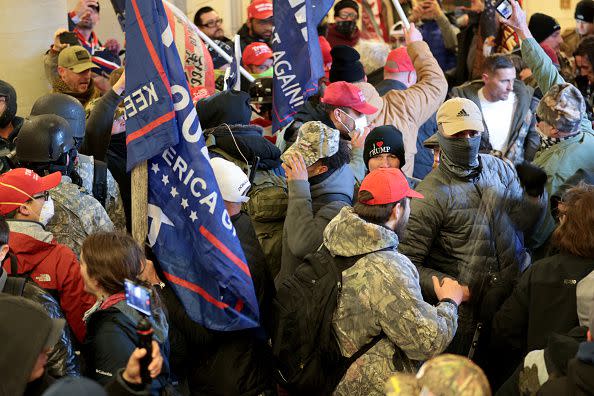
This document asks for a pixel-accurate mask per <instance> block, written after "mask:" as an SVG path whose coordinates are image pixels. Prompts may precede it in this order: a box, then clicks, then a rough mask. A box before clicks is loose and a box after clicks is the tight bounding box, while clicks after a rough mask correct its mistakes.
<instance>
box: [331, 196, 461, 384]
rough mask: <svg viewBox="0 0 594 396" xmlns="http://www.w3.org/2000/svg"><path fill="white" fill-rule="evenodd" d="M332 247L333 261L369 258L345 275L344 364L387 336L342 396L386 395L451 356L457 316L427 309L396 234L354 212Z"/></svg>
mask: <svg viewBox="0 0 594 396" xmlns="http://www.w3.org/2000/svg"><path fill="white" fill-rule="evenodd" d="M324 245H326V247H327V248H328V250H329V251H330V253H332V254H333V255H341V256H347V257H352V256H356V255H361V254H364V255H365V256H364V257H363V258H361V259H359V260H358V261H357V263H355V265H353V266H352V267H350V268H349V269H347V270H345V271H344V272H343V273H342V291H341V294H340V297H339V300H338V307H337V309H336V312H335V314H334V319H333V325H334V330H335V332H336V335H337V338H338V342H339V344H340V349H341V352H342V354H343V356H345V357H350V356H352V355H353V354H354V353H355V352H356V351H358V350H359V349H361V348H362V347H363V346H365V345H366V344H368V343H369V342H370V341H371V340H372V338H374V337H375V336H377V335H379V334H380V333H383V334H384V335H385V338H383V339H381V340H380V341H379V342H378V343H377V344H375V345H374V346H373V347H372V348H371V349H370V350H369V351H368V352H367V353H365V354H364V355H363V356H361V357H360V358H359V359H358V360H357V361H355V363H353V365H351V367H350V368H349V369H348V371H347V373H346V374H345V376H344V377H343V378H342V380H341V382H340V384H339V385H338V387H337V389H336V391H335V394H336V395H383V394H384V393H383V391H384V384H385V382H386V380H387V379H388V378H389V377H390V375H392V374H393V373H394V372H396V371H407V372H415V371H416V369H417V366H418V362H417V361H421V360H425V359H429V358H431V357H433V356H435V355H437V354H439V353H441V352H443V351H444V350H445V348H446V347H447V346H448V344H449V343H450V341H451V340H452V338H453V337H454V334H455V332H456V328H457V319H458V315H457V309H456V307H455V306H454V305H453V304H451V303H440V304H439V305H437V306H433V305H431V304H428V303H426V302H424V301H423V296H422V295H421V287H420V285H419V274H418V272H417V269H416V267H415V266H414V265H413V264H412V263H411V261H410V260H409V259H408V258H406V256H404V255H402V254H400V253H399V252H398V250H397V247H398V236H397V235H396V233H394V232H393V231H391V230H389V229H387V228H385V227H382V226H378V225H375V224H372V223H367V222H365V221H364V220H362V219H361V218H360V217H359V216H357V215H356V214H355V213H354V212H353V209H352V208H351V207H345V208H343V209H342V210H341V211H340V213H339V214H338V215H337V216H336V217H335V218H334V219H333V220H332V221H330V223H329V224H328V226H327V227H326V229H325V230H324ZM386 248H392V250H389V249H388V250H383V249H386Z"/></svg>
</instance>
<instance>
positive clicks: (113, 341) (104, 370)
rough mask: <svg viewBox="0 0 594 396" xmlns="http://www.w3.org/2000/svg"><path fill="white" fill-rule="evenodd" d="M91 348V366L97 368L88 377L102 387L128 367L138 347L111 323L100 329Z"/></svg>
mask: <svg viewBox="0 0 594 396" xmlns="http://www.w3.org/2000/svg"><path fill="white" fill-rule="evenodd" d="M91 348H92V349H93V351H94V361H93V362H92V363H91V364H90V366H91V367H94V368H95V372H94V373H88V375H91V378H92V379H94V380H95V381H97V382H99V383H100V384H101V385H106V384H108V383H109V382H110V381H111V380H112V379H113V378H115V377H116V376H117V374H118V371H119V370H120V369H121V368H123V367H126V364H127V363H128V359H129V358H130V355H131V354H132V352H133V351H134V349H135V348H136V345H134V342H133V341H132V340H131V339H130V338H129V337H128V336H127V335H126V333H124V331H122V330H121V329H119V328H118V327H117V325H116V324H115V323H113V322H110V323H107V324H105V325H103V326H101V327H100V328H99V329H98V331H97V333H96V335H95V337H94V339H93V345H92V346H91Z"/></svg>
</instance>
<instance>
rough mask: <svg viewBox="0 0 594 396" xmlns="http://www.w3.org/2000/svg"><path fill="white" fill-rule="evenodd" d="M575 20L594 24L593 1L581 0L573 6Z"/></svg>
mask: <svg viewBox="0 0 594 396" xmlns="http://www.w3.org/2000/svg"><path fill="white" fill-rule="evenodd" d="M573 15H574V17H575V19H577V20H578V21H582V22H586V23H594V1H592V0H582V1H580V2H579V3H577V4H576V6H575V13H574V14H573Z"/></svg>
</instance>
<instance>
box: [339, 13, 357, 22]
mask: <svg viewBox="0 0 594 396" xmlns="http://www.w3.org/2000/svg"><path fill="white" fill-rule="evenodd" d="M338 17H339V18H340V19H349V20H355V19H357V17H358V15H357V14H355V13H348V14H338Z"/></svg>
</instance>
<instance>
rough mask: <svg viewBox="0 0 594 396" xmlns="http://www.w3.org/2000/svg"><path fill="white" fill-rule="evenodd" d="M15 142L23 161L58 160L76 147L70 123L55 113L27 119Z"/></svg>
mask: <svg viewBox="0 0 594 396" xmlns="http://www.w3.org/2000/svg"><path fill="white" fill-rule="evenodd" d="M15 143H16V155H17V158H18V160H19V162H21V163H29V162H32V163H51V162H56V161H58V160H61V157H62V156H63V155H64V154H67V153H68V152H69V151H70V150H71V149H72V148H73V147H74V139H73V137H72V131H71V130H70V125H68V122H66V120H65V119H63V118H62V117H59V116H57V115H54V114H42V115H38V116H31V117H29V118H28V119H26V120H25V122H23V126H22V127H21V131H20V132H19V134H18V136H17V138H16V140H15Z"/></svg>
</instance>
